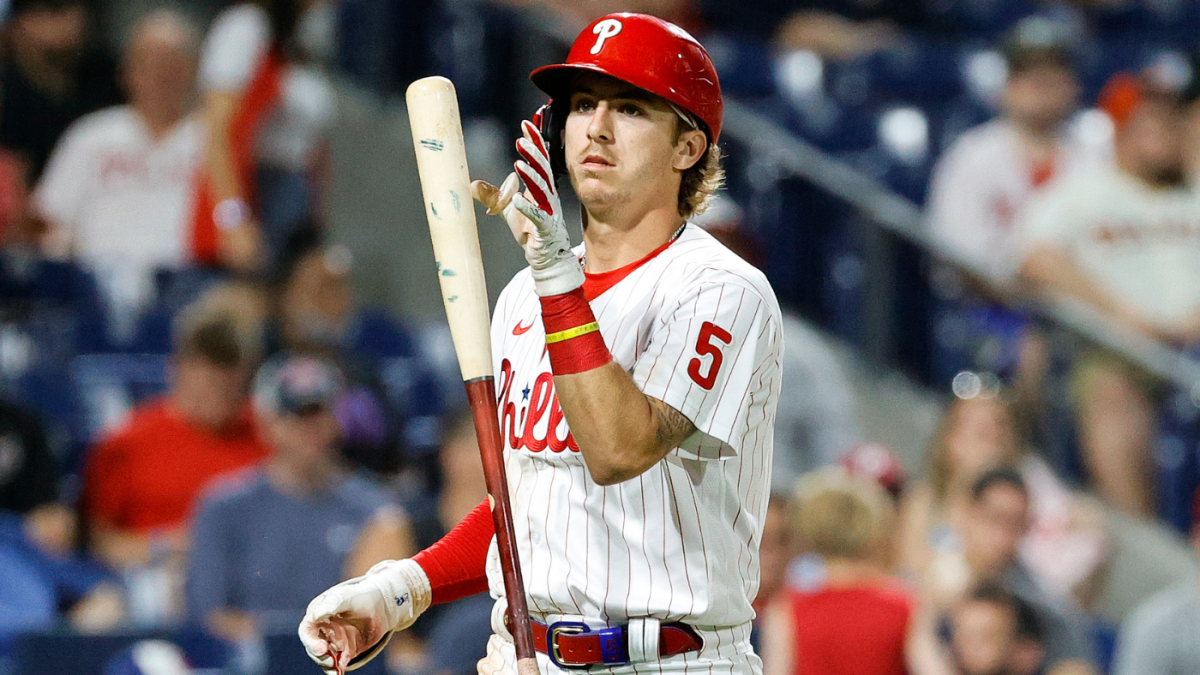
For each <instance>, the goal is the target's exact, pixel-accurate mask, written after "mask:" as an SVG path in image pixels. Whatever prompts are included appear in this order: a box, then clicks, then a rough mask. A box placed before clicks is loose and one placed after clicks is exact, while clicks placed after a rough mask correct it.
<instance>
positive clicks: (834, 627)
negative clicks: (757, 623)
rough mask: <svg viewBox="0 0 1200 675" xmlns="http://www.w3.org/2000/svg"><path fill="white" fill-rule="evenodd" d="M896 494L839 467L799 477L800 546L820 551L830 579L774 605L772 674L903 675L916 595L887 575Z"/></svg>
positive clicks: (767, 636)
mask: <svg viewBox="0 0 1200 675" xmlns="http://www.w3.org/2000/svg"><path fill="white" fill-rule="evenodd" d="M893 519H894V518H893V509H892V503H891V500H890V499H889V498H888V495H887V493H886V492H885V491H884V490H883V488H882V487H880V486H879V485H877V484H876V483H874V482H872V481H868V480H865V479H861V478H851V477H849V476H848V475H847V474H846V473H845V471H844V470H842V469H841V468H840V467H829V468H826V469H823V470H820V471H817V472H813V473H809V474H806V475H805V476H803V477H801V479H800V482H799V484H798V486H797V490H796V497H795V500H794V503H793V512H792V515H791V524H792V531H791V533H790V534H791V536H792V538H793V539H794V540H795V541H796V542H797V545H798V546H799V547H800V548H802V549H804V550H808V551H811V552H813V553H816V554H817V555H819V556H820V557H821V559H822V561H823V563H824V578H823V580H822V581H821V582H820V583H819V584H818V585H817V586H816V587H814V588H805V589H789V590H788V591H786V593H785V594H784V596H783V597H782V598H781V601H780V602H778V603H775V604H774V605H773V606H772V607H771V608H770V609H769V610H768V613H769V618H768V620H767V624H766V628H765V629H764V634H763V640H762V645H763V649H764V653H763V672H764V673H766V675H793V674H799V673H805V674H820V675H826V674H828V675H836V674H839V673H845V674H847V675H849V674H851V673H853V674H855V675H891V674H896V675H902V674H903V673H905V672H907V670H906V665H905V663H906V661H905V645H906V643H907V641H908V637H909V628H910V626H911V624H912V622H911V619H912V614H913V609H914V604H915V599H914V597H913V596H912V595H911V594H910V593H909V592H908V591H907V590H905V589H904V588H903V587H902V586H901V585H900V584H899V582H898V581H897V580H895V579H892V578H890V577H889V576H887V573H886V565H887V558H888V552H889V550H890V548H891V546H890V542H889V533H890V531H891V529H892V522H893Z"/></svg>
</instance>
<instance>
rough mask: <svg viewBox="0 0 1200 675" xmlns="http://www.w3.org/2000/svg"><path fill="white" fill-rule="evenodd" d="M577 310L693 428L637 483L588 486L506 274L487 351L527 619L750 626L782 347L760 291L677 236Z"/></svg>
mask: <svg viewBox="0 0 1200 675" xmlns="http://www.w3.org/2000/svg"><path fill="white" fill-rule="evenodd" d="M579 252H582V249H579ZM593 281H594V279H593ZM591 306H592V310H593V312H594V313H595V315H596V320H597V322H598V323H599V325H600V331H601V334H602V335H603V336H604V342H605V343H606V344H607V345H608V348H609V350H610V351H611V352H612V355H613V358H614V359H615V360H616V362H617V363H619V364H621V366H623V367H624V368H625V369H626V371H628V372H629V373H630V374H631V375H632V376H633V380H634V382H635V383H636V384H637V386H638V388H639V389H641V390H642V391H643V392H644V393H645V394H647V395H649V396H652V397H654V398H657V399H660V400H662V401H664V402H666V403H667V404H668V405H670V406H672V407H673V408H675V409H676V410H679V411H680V412H682V413H683V414H684V415H686V416H687V417H688V419H690V420H691V421H692V422H693V423H694V424H695V425H696V428H697V429H698V432H697V433H695V434H693V435H692V436H691V437H690V438H688V440H687V441H685V442H684V443H683V444H682V446H681V447H679V448H676V449H675V450H672V451H671V452H669V453H668V454H667V456H666V457H665V458H664V459H663V460H662V461H660V462H658V463H657V464H655V465H654V466H653V467H651V468H650V469H648V470H647V471H646V472H645V473H643V474H642V475H640V476H638V477H637V478H633V479H630V480H627V481H625V482H623V483H619V484H617V485H612V486H607V487H604V486H599V485H597V484H596V483H595V482H594V481H592V479H591V476H590V475H589V473H588V471H587V467H586V466H585V464H584V460H583V456H582V455H581V454H580V453H579V451H578V449H577V448H576V446H575V443H574V439H573V438H571V437H570V436H569V429H568V427H567V423H566V420H565V418H564V416H563V413H562V409H561V407H559V404H558V400H557V397H556V396H555V394H554V381H553V377H552V375H551V373H550V361H549V358H548V357H547V355H546V344H545V339H546V338H545V331H544V328H543V326H542V321H541V305H540V303H539V301H538V298H537V295H536V293H535V292H534V287H533V279H532V276H531V275H530V271H529V270H528V269H526V270H524V271H522V272H521V273H519V274H517V276H516V277H515V278H514V279H513V280H512V281H511V282H510V283H509V284H508V286H507V287H506V288H505V289H504V292H503V293H501V295H500V298H499V300H498V302H497V304H496V311H495V316H494V317H493V322H492V349H493V354H494V359H495V362H496V363H495V367H496V374H497V375H496V377H497V379H496V389H497V392H496V393H497V397H498V399H499V414H500V420H501V425H500V426H501V432H502V435H503V436H504V438H505V444H506V449H505V458H506V471H507V473H508V483H509V491H510V494H511V498H512V506H513V516H514V525H515V526H516V537H515V538H516V541H517V544H518V547H519V553H520V558H521V566H522V573H523V576H524V580H525V586H526V592H527V594H528V599H529V609H530V612H531V613H532V614H533V615H534V616H535V617H536V616H539V615H540V616H553V615H570V616H578V617H584V618H586V619H587V620H589V621H595V622H597V623H609V624H616V623H623V622H625V621H626V620H627V619H629V618H637V617H653V618H658V619H660V620H663V621H685V622H688V623H691V624H694V625H699V626H734V625H738V624H743V623H745V622H748V621H750V620H751V619H752V618H753V617H754V611H753V610H752V609H751V607H750V603H751V600H753V598H754V596H755V594H756V593H757V592H758V583H759V570H758V545H759V540H760V537H761V534H762V523H763V518H764V516H765V513H766V507H767V497H768V492H769V486H770V473H771V464H770V460H771V449H772V448H771V445H772V437H773V426H774V421H775V407H776V402H777V400H778V397H779V383H780V359H781V356H782V348H783V345H782V334H781V327H780V326H781V324H780V313H779V306H778V304H777V302H776V300H775V295H774V292H773V291H772V290H771V287H770V285H769V284H768V283H767V280H766V278H765V277H764V276H763V274H762V273H761V272H759V271H758V270H757V269H755V268H754V267H752V266H751V265H749V264H747V263H746V262H745V261H743V260H742V259H741V258H739V257H737V256H736V255H735V254H733V253H732V252H730V251H729V250H728V249H726V248H725V247H724V246H722V245H721V244H719V243H718V242H717V241H716V240H715V239H713V238H712V236H710V235H709V234H708V233H706V232H704V231H703V230H701V229H700V228H699V227H696V226H695V225H691V224H689V225H687V226H686V227H685V228H684V230H683V232H682V234H681V235H680V236H679V238H677V239H676V240H675V241H673V242H672V243H671V244H670V245H669V246H667V247H666V248H665V249H663V250H662V251H661V252H659V253H658V254H657V255H654V256H653V257H652V258H650V259H649V260H648V261H646V262H645V263H644V264H642V265H641V266H640V267H637V269H635V270H634V271H633V272H631V273H630V274H629V275H628V276H627V277H625V278H624V279H622V280H620V281H618V282H617V283H616V284H615V285H613V286H612V287H611V288H609V289H608V290H606V291H604V292H603V293H601V294H600V295H599V296H597V297H595V298H593V299H592V301H591ZM491 553H492V555H491V556H490V560H489V565H488V570H489V580H490V582H491V588H492V592H493V595H495V596H496V597H502V596H503V594H504V589H503V583H502V580H501V579H500V576H499V574H498V571H499V565H498V562H497V560H496V558H495V550H494V547H493V551H492V552H491Z"/></svg>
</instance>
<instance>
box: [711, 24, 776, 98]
mask: <svg viewBox="0 0 1200 675" xmlns="http://www.w3.org/2000/svg"><path fill="white" fill-rule="evenodd" d="M700 39H701V40H702V41H703V42H704V45H705V48H706V49H707V50H708V54H709V56H711V57H712V60H713V64H714V65H715V66H716V68H717V74H718V75H719V76H720V78H721V91H722V92H723V93H724V95H725V96H734V97H737V98H739V99H741V98H759V97H763V96H770V95H771V94H772V93H774V92H775V81H774V80H773V79H772V77H771V73H772V69H773V68H774V64H773V57H772V53H771V49H770V46H769V45H767V44H766V43H763V42H756V41H754V40H747V39H744V38H741V37H739V36H735V35H731V34H728V33H721V32H713V33H708V34H706V35H704V36H702V37H701V38H700Z"/></svg>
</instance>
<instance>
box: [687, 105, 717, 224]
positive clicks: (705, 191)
mask: <svg viewBox="0 0 1200 675" xmlns="http://www.w3.org/2000/svg"><path fill="white" fill-rule="evenodd" d="M689 117H690V115H689ZM700 128H702V127H700V126H699V125H695V124H693V126H691V127H689V126H688V125H687V124H685V123H684V121H683V120H682V119H679V118H676V120H675V141H674V142H676V143H678V142H679V138H680V137H681V136H683V132H685V131H690V130H692V129H700ZM704 134H705V138H706V139H708V147H706V148H705V149H704V154H703V155H701V156H700V159H699V161H697V162H696V163H695V164H693V165H691V166H690V167H688V168H687V169H684V170H683V176H682V177H681V178H680V180H679V215H681V216H683V217H684V218H691V217H692V216H698V215H700V214H701V213H704V210H705V209H707V208H708V205H709V202H711V201H712V198H713V195H715V194H716V193H717V190H720V189H721V188H722V187H724V186H725V169H724V168H723V167H722V166H721V146H719V145H717V144H715V143H713V142H712V139H711V137H710V136H709V135H708V132H707V131H705V132H704Z"/></svg>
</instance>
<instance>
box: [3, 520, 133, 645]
mask: <svg viewBox="0 0 1200 675" xmlns="http://www.w3.org/2000/svg"><path fill="white" fill-rule="evenodd" d="M120 598H121V595H120V592H119V590H118V586H117V585H116V584H114V583H113V581H112V580H111V579H109V578H108V576H107V575H106V573H105V572H104V570H103V569H101V568H100V566H98V565H96V564H95V563H94V562H91V561H88V560H85V559H82V558H80V557H77V556H75V555H73V554H70V553H67V552H57V551H49V550H46V549H45V548H43V547H42V546H40V545H39V544H38V542H37V541H35V540H34V538H33V537H32V536H31V533H30V531H29V528H28V523H27V521H23V520H22V519H21V518H20V517H19V516H17V515H16V514H13V513H7V512H0V658H3V657H4V656H6V655H7V652H8V651H9V648H10V647H11V640H12V639H13V638H15V637H16V636H17V635H19V634H20V633H22V632H25V631H33V630H50V629H52V628H54V627H55V625H56V624H57V623H58V621H59V619H60V617H62V618H68V619H69V620H70V621H71V625H72V626H74V627H76V628H79V629H82V630H100V629H109V628H112V627H113V626H114V625H115V624H116V623H117V622H118V621H119V620H120V619H121V618H122V616H123V607H122V604H121V600H120ZM64 613H65V616H63V615H64Z"/></svg>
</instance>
